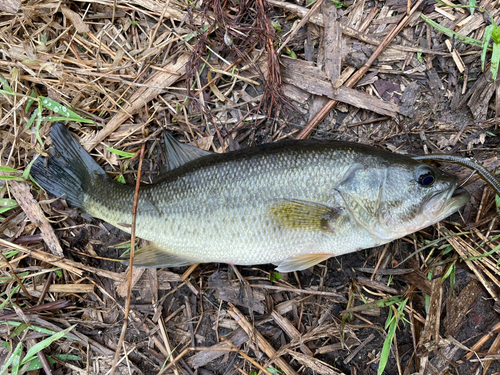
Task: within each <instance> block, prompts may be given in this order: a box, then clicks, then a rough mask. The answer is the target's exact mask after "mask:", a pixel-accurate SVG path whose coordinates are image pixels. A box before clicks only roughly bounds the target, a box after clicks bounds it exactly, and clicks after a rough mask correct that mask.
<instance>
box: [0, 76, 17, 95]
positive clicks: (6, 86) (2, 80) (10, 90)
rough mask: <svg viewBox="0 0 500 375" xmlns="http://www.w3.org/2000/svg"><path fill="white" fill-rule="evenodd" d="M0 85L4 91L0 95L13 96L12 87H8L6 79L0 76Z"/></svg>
mask: <svg viewBox="0 0 500 375" xmlns="http://www.w3.org/2000/svg"><path fill="white" fill-rule="evenodd" d="M0 83H1V84H2V85H3V87H4V88H5V90H6V91H4V90H1V91H3V92H2V94H14V90H12V87H10V85H9V82H7V80H6V79H4V78H3V77H2V76H0Z"/></svg>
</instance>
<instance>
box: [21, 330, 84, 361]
mask: <svg viewBox="0 0 500 375" xmlns="http://www.w3.org/2000/svg"><path fill="white" fill-rule="evenodd" d="M75 327H76V324H75V325H72V326H71V327H68V328H66V329H64V330H62V331H61V332H57V333H54V334H53V335H52V336H50V337H47V338H46V339H44V340H42V341H40V342H39V343H37V344H35V345H33V346H32V347H31V348H30V349H29V350H28V353H26V355H25V356H24V359H23V361H22V362H21V364H23V365H24V364H25V363H27V362H29V361H31V360H32V359H33V357H34V356H36V353H38V352H39V351H41V350H43V349H45V348H46V347H48V346H49V345H50V344H52V343H53V342H54V341H57V340H59V339H60V338H62V337H64V336H65V335H66V333H68V332H69V331H71V330H72V329H73V328H75Z"/></svg>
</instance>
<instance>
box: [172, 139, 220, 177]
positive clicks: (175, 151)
mask: <svg viewBox="0 0 500 375" xmlns="http://www.w3.org/2000/svg"><path fill="white" fill-rule="evenodd" d="M163 139H164V141H165V153H166V154H167V165H166V170H165V172H168V171H171V170H172V169H175V168H178V167H180V166H181V165H184V164H186V163H187V162H190V161H191V160H194V159H198V158H201V157H202V156H206V155H210V154H211V152H209V151H205V150H202V149H200V148H197V147H193V146H190V145H186V144H184V143H180V142H178V141H177V140H176V139H175V138H174V137H172V135H171V134H169V133H167V132H164V133H163Z"/></svg>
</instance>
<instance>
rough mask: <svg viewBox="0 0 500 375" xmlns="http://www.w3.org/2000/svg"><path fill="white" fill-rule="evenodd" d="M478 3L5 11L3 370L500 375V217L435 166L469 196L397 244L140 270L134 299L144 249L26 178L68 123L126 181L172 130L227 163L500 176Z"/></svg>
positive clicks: (127, 0)
mask: <svg viewBox="0 0 500 375" xmlns="http://www.w3.org/2000/svg"><path fill="white" fill-rule="evenodd" d="M468 4H469V3H468V2H467V1H465V0H463V1H458V0H457V1H446V4H441V2H438V3H435V2H433V1H418V2H417V1H413V2H411V1H406V0H388V1H386V2H385V3H378V2H372V1H368V2H366V1H353V0H348V1H345V2H344V3H340V2H332V1H330V0H316V1H315V2H311V3H307V4H306V1H304V0H297V1H295V0H286V1H281V0H267V1H266V0H252V1H241V0H240V1H236V0H227V1H222V0H213V1H201V0H198V1H190V2H187V1H183V0H179V1H166V2H152V1H149V0H118V1H116V2H112V1H108V0H105V1H100V2H98V3H96V2H85V1H81V2H64V3H60V2H58V3H54V2H50V1H45V0H44V1H25V2H20V1H16V0H9V1H4V2H1V3H0V11H1V13H0V53H1V54H2V59H1V60H0V81H1V86H2V87H0V89H1V91H0V251H1V253H2V259H0V271H1V275H0V293H1V294H0V309H1V311H0V331H1V334H0V337H2V338H3V342H2V345H1V346H0V364H3V365H5V366H7V371H8V372H10V373H12V374H15V373H24V372H28V371H30V372H31V373H33V374H35V373H43V372H44V371H45V372H46V373H54V374H56V373H57V374H66V373H68V374H69V373H75V374H76V373H90V374H104V373H108V371H109V370H111V368H112V367H113V366H114V365H113V357H114V355H115V352H116V350H117V348H118V347H120V348H121V351H120V354H119V356H118V359H119V363H118V365H117V367H116V372H117V373H136V374H159V373H175V374H195V373H196V374H237V373H245V374H256V373H258V372H259V371H260V372H266V373H287V374H288V373H290V374H293V373H301V374H313V373H319V374H339V373H343V374H377V373H384V374H413V373H419V374H445V373H450V374H479V373H483V374H494V373H499V372H500V366H499V365H498V358H499V357H498V350H499V348H500V339H499V337H500V336H498V330H499V327H500V326H497V325H498V324H499V319H498V312H499V311H500V310H499V309H498V292H499V286H500V281H499V280H498V276H497V263H498V259H499V258H498V256H497V254H496V250H497V246H498V245H499V243H500V242H499V239H498V237H499V230H498V209H499V208H498V207H499V206H500V203H499V202H498V201H497V200H495V192H494V191H493V190H492V189H491V188H490V187H489V186H488V185H487V184H486V183H485V182H484V180H483V178H482V177H481V176H479V174H478V173H471V170H470V169H468V168H465V167H463V166H462V165H458V164H447V163H443V162H441V163H438V162H436V163H434V164H435V165H436V166H438V167H439V168H440V169H442V170H444V171H447V172H449V173H452V174H455V175H457V176H458V177H459V178H460V179H461V181H462V182H463V185H464V186H463V188H464V189H466V190H467V191H469V192H470V194H471V200H470V202H469V203H468V204H467V205H466V206H465V207H464V208H463V209H462V210H460V212H459V213H457V214H454V215H453V216H452V217H450V218H447V219H446V220H444V221H442V222H440V223H438V224H436V225H434V226H432V227H429V228H426V229H424V230H422V231H419V232H417V233H414V234H411V235H409V236H406V237H405V238H402V239H399V240H396V241H393V242H391V243H390V244H388V245H385V246H380V247H377V248H373V249H367V250H362V251H359V252H357V253H353V254H348V255H344V256H339V257H336V258H331V259H329V260H327V261H326V262H323V263H321V264H319V265H317V266H314V267H312V268H310V269H308V270H305V271H299V272H296V273H288V274H279V273H276V272H275V270H274V266H272V265H263V266H254V267H249V266H248V267H247V266H238V267H235V266H230V265H226V264H200V265H197V266H195V267H182V268H171V269H158V270H156V269H148V270H144V269H135V270H134V272H133V273H132V280H133V288H132V292H131V293H130V294H129V293H128V292H127V283H128V272H127V267H126V266H125V265H124V264H123V263H121V262H120V261H116V259H119V258H120V256H121V255H122V253H123V252H124V250H127V249H129V248H130V242H131V240H130V235H129V234H126V233H124V232H122V231H120V230H119V229H117V228H115V227H113V226H112V225H110V224H108V223H105V222H103V221H101V220H98V219H95V218H93V217H91V216H89V215H87V214H85V213H82V212H81V211H80V210H78V209H76V208H74V207H71V206H68V205H67V204H66V203H65V202H64V201H63V200H61V199H58V197H52V196H49V195H47V193H46V192H44V191H43V190H42V189H40V187H38V186H37V185H36V184H35V183H34V182H33V181H32V180H31V179H30V178H29V169H30V166H31V164H30V163H31V162H32V161H33V160H34V159H35V158H37V157H45V156H47V154H48V152H49V149H50V145H51V140H50V136H49V130H50V126H51V125H52V124H53V122H54V121H62V120H68V121H66V122H65V124H66V125H67V126H68V127H69V129H70V131H71V132H72V133H73V134H74V135H75V136H76V137H77V139H78V140H79V142H80V143H81V144H82V145H83V146H84V147H85V148H86V149H87V150H89V151H90V152H91V154H92V155H93V156H94V158H95V159H96V160H97V161H98V162H99V164H100V165H102V166H103V168H104V169H105V170H106V171H107V172H108V173H109V175H110V176H112V177H113V178H115V179H116V180H118V181H120V182H122V183H128V184H130V185H134V184H135V181H136V179H137V174H138V168H139V164H140V162H141V160H143V161H142V173H141V180H142V182H143V184H145V183H151V182H153V181H155V179H157V177H158V175H159V174H160V173H161V171H162V168H163V167H162V166H163V165H165V153H164V151H163V143H162V142H163V137H162V134H163V132H164V131H168V132H170V133H171V134H173V135H174V137H175V138H176V139H178V140H180V141H182V142H187V143H191V144H192V145H194V146H197V147H200V148H203V149H205V150H210V151H214V152H228V151H233V150H237V149H240V148H245V147H253V146H255V145H258V144H261V143H269V142H276V141H281V140H285V139H294V138H300V139H302V138H316V139H333V140H340V141H350V142H357V143H364V144H368V145H371V146H374V147H379V148H383V149H386V150H389V151H392V152H396V153H402V154H406V155H423V154H450V155H458V156H462V157H471V158H473V160H475V162H477V163H478V164H481V165H482V166H484V167H485V168H486V169H488V170H489V171H490V172H491V173H492V174H495V171H496V169H498V166H499V165H500V164H499V161H498V147H499V145H500V141H499V135H500V134H499V133H500V132H499V130H498V126H497V124H498V115H499V111H500V105H499V104H498V103H499V101H498V100H497V96H498V94H499V93H500V91H499V90H498V86H497V82H496V81H495V79H494V76H495V75H496V73H495V69H498V50H497V48H498V44H497V43H496V42H497V41H498V40H496V39H498V38H496V33H498V31H497V28H496V24H494V23H492V22H491V19H493V20H494V22H498V16H499V15H500V7H499V2H498V1H491V0H483V1H482V2H481V1H478V2H477V6H478V7H477V8H475V9H474V11H472V9H471V8H467V7H456V6H457V5H461V6H464V5H468ZM451 5H454V6H455V7H452V6H451ZM485 8H486V9H485ZM394 29H397V32H394V33H392V30H394ZM492 33H493V34H492ZM391 34H394V35H393V36H392V38H391V39H390V40H388V39H387V38H389V36H391ZM488 35H493V38H491V40H488ZM464 36H466V37H468V38H469V39H466V38H464ZM495 38H496V39H495ZM483 41H484V42H483ZM483 46H486V47H489V48H490V50H487V49H484V55H482V47H483ZM379 47H380V48H379ZM380 52H381V53H380ZM483 65H484V66H483ZM334 101H335V103H334ZM323 108H328V110H322V109H323ZM318 113H320V114H321V113H323V115H317V114H318ZM142 145H145V155H144V157H142V156H141V147H142ZM23 172H25V173H23ZM130 210H132V207H130ZM137 244H138V246H139V247H142V246H145V245H146V243H145V242H144V241H143V240H138V241H137ZM127 300H130V306H128V304H127ZM125 316H128V328H127V329H126V331H125V336H124V338H120V335H121V332H122V327H123V324H124V321H125V319H124V317H125ZM64 330H66V331H64ZM61 332H62V333H61ZM124 350H125V352H126V355H124ZM28 366H31V368H28ZM42 366H44V368H43V369H42ZM4 370H5V368H4ZM1 371H2V370H1V369H0V372H1Z"/></svg>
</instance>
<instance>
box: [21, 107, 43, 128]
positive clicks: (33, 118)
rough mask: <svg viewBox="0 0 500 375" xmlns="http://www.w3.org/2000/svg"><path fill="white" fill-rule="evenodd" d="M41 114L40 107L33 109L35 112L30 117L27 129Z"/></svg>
mask: <svg viewBox="0 0 500 375" xmlns="http://www.w3.org/2000/svg"><path fill="white" fill-rule="evenodd" d="M39 114H40V108H37V109H35V110H34V111H33V114H32V115H31V117H30V119H29V120H28V122H27V123H26V126H25V127H24V130H25V131H26V130H28V129H29V128H31V125H33V122H34V121H35V119H36V118H37V117H38V115H39Z"/></svg>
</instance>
